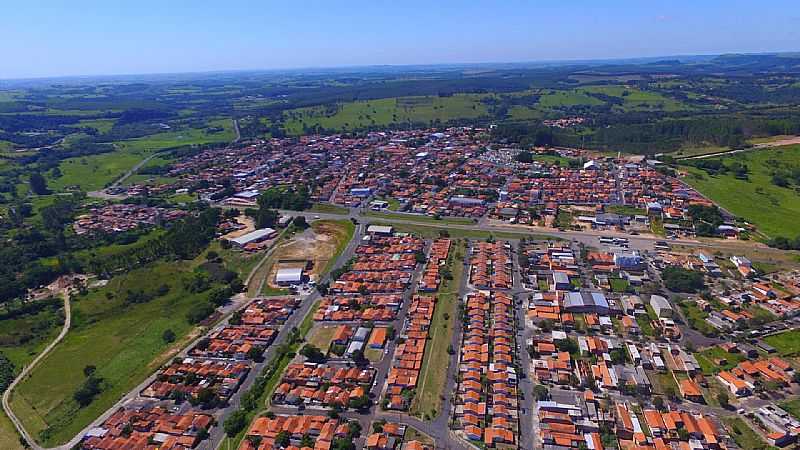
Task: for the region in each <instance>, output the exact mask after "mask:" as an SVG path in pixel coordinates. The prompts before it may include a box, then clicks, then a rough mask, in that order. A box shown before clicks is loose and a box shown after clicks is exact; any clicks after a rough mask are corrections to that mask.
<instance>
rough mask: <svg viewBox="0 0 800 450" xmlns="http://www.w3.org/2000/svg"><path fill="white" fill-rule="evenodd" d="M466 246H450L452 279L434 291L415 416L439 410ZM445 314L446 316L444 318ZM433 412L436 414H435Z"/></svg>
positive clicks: (414, 409)
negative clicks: (434, 304)
mask: <svg viewBox="0 0 800 450" xmlns="http://www.w3.org/2000/svg"><path fill="white" fill-rule="evenodd" d="M466 251H467V246H466V243H465V242H462V241H457V242H455V243H453V244H452V245H451V248H450V256H449V257H448V261H447V267H448V268H449V269H450V272H451V273H452V274H453V279H452V280H442V283H441V285H440V286H439V290H438V291H437V292H436V298H437V302H436V308H435V309H434V312H433V320H432V321H431V327H430V331H429V334H430V339H429V340H428V342H427V344H425V355H424V359H423V360H422V368H421V369H420V373H419V382H418V383H417V395H416V396H415V397H414V400H413V402H412V403H411V410H410V411H411V413H412V414H414V415H417V416H421V417H422V416H424V415H425V414H428V415H429V416H430V417H434V416H435V415H436V413H439V412H441V411H442V409H441V401H440V400H439V396H440V395H442V390H443V389H444V387H445V382H446V379H447V367H448V365H449V363H450V355H449V354H448V353H447V348H448V346H449V345H450V343H451V342H452V338H453V332H454V330H455V320H456V316H457V315H458V309H457V307H456V305H457V304H458V300H459V297H458V290H459V288H460V287H461V279H462V277H463V276H464V256H465V255H466ZM445 314H447V315H448V317H447V318H445ZM434 411H435V412H434Z"/></svg>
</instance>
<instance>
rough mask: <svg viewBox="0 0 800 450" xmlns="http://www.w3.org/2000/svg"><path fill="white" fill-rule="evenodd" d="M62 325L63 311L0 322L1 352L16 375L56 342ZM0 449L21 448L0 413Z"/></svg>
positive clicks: (2, 413) (60, 308)
mask: <svg viewBox="0 0 800 450" xmlns="http://www.w3.org/2000/svg"><path fill="white" fill-rule="evenodd" d="M62 324H63V308H62V307H61V306H58V307H55V306H54V307H49V308H46V309H44V310H43V311H39V312H37V313H34V314H26V315H24V316H21V317H17V318H13V319H5V320H2V321H0V352H2V353H3V354H4V355H5V356H6V357H7V358H8V359H9V360H10V361H11V362H12V363H14V372H15V373H17V374H18V373H19V372H20V371H21V370H22V368H23V367H24V366H25V365H27V364H28V363H29V362H30V361H31V360H33V358H34V357H35V356H36V354H38V353H39V352H41V351H42V350H43V349H44V348H45V347H46V346H47V344H48V343H49V342H50V341H52V340H53V339H55V337H56V335H58V331H59V330H60V329H61V326H62ZM0 448H2V449H9V450H17V449H22V448H23V447H22V446H21V445H20V443H19V435H18V434H17V430H16V429H15V428H14V425H13V424H12V423H11V420H9V419H8V416H6V414H5V412H4V411H0Z"/></svg>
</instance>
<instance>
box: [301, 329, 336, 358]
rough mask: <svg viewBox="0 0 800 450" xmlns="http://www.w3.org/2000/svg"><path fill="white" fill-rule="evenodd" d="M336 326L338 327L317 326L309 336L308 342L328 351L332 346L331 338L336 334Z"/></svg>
mask: <svg viewBox="0 0 800 450" xmlns="http://www.w3.org/2000/svg"><path fill="white" fill-rule="evenodd" d="M336 328H338V327H337V326H335V325H332V326H326V327H317V328H315V329H314V331H313V332H312V333H311V335H310V336H309V337H308V343H309V344H311V345H313V346H314V347H317V348H318V349H320V350H322V351H323V352H326V351H327V350H328V348H329V347H330V346H331V339H333V335H334V334H336Z"/></svg>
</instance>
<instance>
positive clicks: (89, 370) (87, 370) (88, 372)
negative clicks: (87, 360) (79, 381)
mask: <svg viewBox="0 0 800 450" xmlns="http://www.w3.org/2000/svg"><path fill="white" fill-rule="evenodd" d="M95 372H97V367H95V366H94V365H92V364H89V365H87V366H85V367H84V368H83V376H85V377H90V376H92V375H94V373H95Z"/></svg>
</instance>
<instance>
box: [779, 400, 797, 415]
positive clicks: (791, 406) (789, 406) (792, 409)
mask: <svg viewBox="0 0 800 450" xmlns="http://www.w3.org/2000/svg"><path fill="white" fill-rule="evenodd" d="M779 406H780V407H781V408H783V409H784V410H786V411H787V412H788V413H789V414H791V415H792V416H793V417H794V418H795V419H800V398H795V399H792V400H787V401H785V402H782V403H780V404H779Z"/></svg>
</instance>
